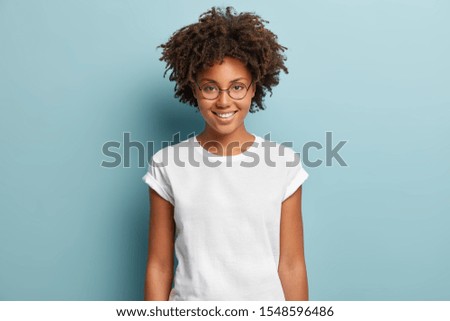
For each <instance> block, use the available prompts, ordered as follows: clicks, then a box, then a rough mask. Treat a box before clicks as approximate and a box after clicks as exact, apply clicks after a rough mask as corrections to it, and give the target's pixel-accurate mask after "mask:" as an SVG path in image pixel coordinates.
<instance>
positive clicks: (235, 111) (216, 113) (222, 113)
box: [213, 110, 237, 116]
mask: <svg viewBox="0 0 450 321" xmlns="http://www.w3.org/2000/svg"><path fill="white" fill-rule="evenodd" d="M229 113H234V114H235V113H237V110H234V111H227V112H221V113H219V112H215V111H213V114H215V115H217V116H219V115H218V114H221V115H224V114H229Z"/></svg>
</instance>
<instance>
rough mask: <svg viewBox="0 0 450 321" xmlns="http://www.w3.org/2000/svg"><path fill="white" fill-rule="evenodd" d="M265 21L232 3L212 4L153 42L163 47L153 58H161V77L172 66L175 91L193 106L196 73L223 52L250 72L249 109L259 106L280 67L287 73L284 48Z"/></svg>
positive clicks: (257, 109) (218, 60) (210, 64)
mask: <svg viewBox="0 0 450 321" xmlns="http://www.w3.org/2000/svg"><path fill="white" fill-rule="evenodd" d="M265 23H268V21H266V20H263V19H261V17H259V16H258V15H256V14H254V13H249V12H243V13H239V14H237V13H236V11H235V10H234V8H233V7H227V8H226V9H225V10H224V9H221V8H217V7H212V8H211V9H210V10H208V11H207V12H205V13H203V14H202V15H200V18H199V20H198V22H196V23H193V24H190V25H188V26H185V27H183V28H181V29H179V30H178V31H176V32H175V33H173V34H172V36H171V37H170V39H169V41H167V43H165V44H162V45H160V46H158V48H162V49H163V51H162V56H161V58H160V59H159V60H161V61H165V62H166V69H165V72H164V77H165V76H166V73H167V72H168V71H169V70H172V72H171V73H170V76H169V79H170V80H171V81H175V82H176V84H175V88H174V91H175V97H176V98H179V100H180V101H181V102H183V103H188V104H190V105H191V106H194V107H197V106H198V104H197V100H196V99H195V97H194V95H193V91H192V84H193V83H195V79H196V76H197V75H198V73H200V72H202V71H203V70H205V69H206V68H209V67H212V66H213V65H214V64H215V63H221V62H222V61H223V58H224V57H225V56H228V57H232V58H236V59H239V60H240V61H242V62H243V63H244V64H245V65H246V66H247V68H248V70H249V71H250V73H251V74H252V77H253V80H254V83H255V85H256V92H255V96H254V97H253V99H252V104H251V107H250V112H251V113H254V112H256V111H259V110H260V109H261V110H264V109H265V107H264V104H263V99H264V97H265V95H266V93H267V91H268V92H270V95H272V88H273V87H274V86H276V85H278V83H279V74H280V70H283V71H284V72H285V73H288V69H287V68H286V66H285V65H284V61H285V60H286V57H285V56H284V54H283V52H284V51H285V50H286V49H287V48H286V47H283V46H281V45H280V44H279V43H278V41H277V36H276V35H275V34H274V33H272V32H271V31H270V30H268V29H266V28H265V26H264V24H265Z"/></svg>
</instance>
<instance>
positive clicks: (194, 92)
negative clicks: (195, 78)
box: [191, 83, 197, 99]
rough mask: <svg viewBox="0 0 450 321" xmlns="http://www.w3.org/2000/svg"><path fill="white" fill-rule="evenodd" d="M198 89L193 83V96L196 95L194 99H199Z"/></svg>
mask: <svg viewBox="0 0 450 321" xmlns="http://www.w3.org/2000/svg"><path fill="white" fill-rule="evenodd" d="M196 89H197V87H196V86H195V84H192V83H191V90H192V95H194V98H195V99H197V90H196Z"/></svg>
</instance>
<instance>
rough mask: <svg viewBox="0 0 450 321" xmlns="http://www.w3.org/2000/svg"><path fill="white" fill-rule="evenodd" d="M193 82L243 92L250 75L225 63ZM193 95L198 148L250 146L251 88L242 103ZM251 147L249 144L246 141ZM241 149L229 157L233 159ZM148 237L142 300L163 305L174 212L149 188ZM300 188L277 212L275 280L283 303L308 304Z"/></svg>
mask: <svg viewBox="0 0 450 321" xmlns="http://www.w3.org/2000/svg"><path fill="white" fill-rule="evenodd" d="M199 78H200V79H198V82H202V81H205V79H206V81H213V82H214V83H216V84H218V85H219V87H220V88H227V86H229V85H230V83H232V82H233V80H234V79H240V80H241V81H242V82H245V83H246V84H247V85H248V86H249V84H250V83H251V73H250V71H249V70H248V69H247V68H246V66H245V65H244V64H243V63H242V62H240V61H239V60H236V59H234V58H228V57H227V58H225V59H224V61H223V62H222V63H219V64H215V65H214V66H212V67H211V68H209V69H207V70H205V71H204V72H202V73H201V74H200V76H199ZM195 90H196V91H194V94H195V97H196V99H197V102H198V106H199V110H200V113H201V115H202V117H203V119H204V120H205V130H204V131H203V132H202V133H201V134H200V135H199V136H198V140H199V142H202V141H204V140H206V141H211V140H215V141H216V142H217V143H219V144H220V145H222V146H223V147H224V148H225V150H228V148H227V147H228V145H229V144H232V143H233V142H237V143H238V145H239V147H241V146H242V145H244V143H245V142H248V141H249V140H250V138H249V136H251V135H250V133H249V132H248V131H247V130H246V129H245V124H244V120H245V117H246V115H247V114H248V112H249V109H250V104H251V101H252V98H253V96H254V93H255V89H254V87H251V86H250V88H249V92H248V94H247V96H246V97H245V98H244V99H241V100H234V99H232V98H230V97H229V96H228V95H227V94H226V93H223V92H222V93H221V94H220V95H219V97H218V98H217V99H215V100H207V99H204V98H202V95H201V93H200V92H199V91H198V89H195ZM228 111H234V112H236V113H235V114H234V116H233V117H231V118H230V119H229V121H222V120H220V119H219V118H218V117H217V116H216V115H215V113H216V112H219V113H226V112H228ZM250 141H251V140H250ZM239 152H241V151H240V148H237V150H236V151H233V152H232V153H231V154H233V155H234V154H238V153H239ZM149 193H150V205H151V206H150V215H151V219H150V235H149V243H148V261H147V272H146V280H145V294H144V300H161V301H162V300H164V301H166V300H168V299H169V293H170V290H171V284H172V281H173V272H174V271H173V264H174V260H173V256H174V231H175V222H174V217H173V213H174V207H173V205H172V204H171V203H170V202H168V201H166V200H165V199H163V198H162V197H161V196H159V195H158V194H157V193H156V192H154V191H153V190H152V189H151V188H150V192H149ZM301 202H302V187H301V186H300V187H299V188H298V189H297V191H296V192H294V193H293V194H292V195H291V196H290V197H288V198H287V199H286V200H285V201H284V202H283V203H282V206H281V222H280V259H279V264H278V275H279V277H280V280H281V284H282V287H283V292H284V296H285V299H286V300H287V301H294V300H295V301H297V300H298V301H305V300H308V280H307V273H306V264H305V257H304V246H303V223H302V212H301Z"/></svg>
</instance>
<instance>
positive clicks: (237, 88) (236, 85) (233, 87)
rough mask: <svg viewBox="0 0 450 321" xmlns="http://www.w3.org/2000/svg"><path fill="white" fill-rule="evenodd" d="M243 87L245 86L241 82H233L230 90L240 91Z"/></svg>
mask: <svg viewBox="0 0 450 321" xmlns="http://www.w3.org/2000/svg"><path fill="white" fill-rule="evenodd" d="M244 89H245V86H244V85H243V84H240V83H235V84H232V85H231V90H232V91H241V90H244Z"/></svg>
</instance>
